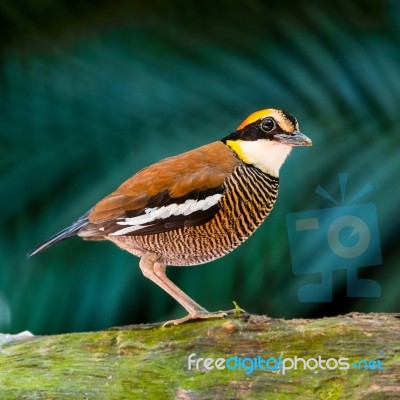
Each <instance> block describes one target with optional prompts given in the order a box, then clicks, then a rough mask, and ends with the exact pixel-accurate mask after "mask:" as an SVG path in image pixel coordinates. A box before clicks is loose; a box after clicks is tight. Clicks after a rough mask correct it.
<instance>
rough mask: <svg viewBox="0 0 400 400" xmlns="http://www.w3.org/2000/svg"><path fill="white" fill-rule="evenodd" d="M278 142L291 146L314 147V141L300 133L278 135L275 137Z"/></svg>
mask: <svg viewBox="0 0 400 400" xmlns="http://www.w3.org/2000/svg"><path fill="white" fill-rule="evenodd" d="M274 139H275V140H276V141H277V142H280V143H284V144H289V145H291V146H312V141H311V139H310V138H309V137H307V136H306V135H304V134H303V133H301V132H299V131H294V132H293V133H278V134H277V135H274Z"/></svg>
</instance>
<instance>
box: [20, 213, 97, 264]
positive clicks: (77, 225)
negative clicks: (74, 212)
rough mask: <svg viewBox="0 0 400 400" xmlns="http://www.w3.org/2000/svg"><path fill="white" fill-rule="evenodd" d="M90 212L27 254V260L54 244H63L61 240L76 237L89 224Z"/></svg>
mask: <svg viewBox="0 0 400 400" xmlns="http://www.w3.org/2000/svg"><path fill="white" fill-rule="evenodd" d="M89 213H90V211H88V212H87V213H86V214H85V215H83V216H82V217H80V218H79V219H77V220H76V221H75V222H74V223H73V224H72V225H71V226H69V227H68V228H65V229H63V230H62V231H60V232H58V233H56V234H55V235H54V236H52V237H51V238H49V239H47V240H46V241H44V242H43V243H41V244H40V245H39V246H36V247H34V248H33V249H32V250H31V251H29V252H28V253H27V254H26V258H27V259H29V258H31V257H33V256H34V255H35V254H38V253H41V252H42V251H44V250H47V249H48V248H49V247H51V246H53V245H54V244H56V243H58V242H61V240H64V239H67V238H69V237H71V236H75V235H76V234H77V233H78V231H79V230H80V229H81V228H82V227H83V226H85V225H86V224H87V223H88V215H89Z"/></svg>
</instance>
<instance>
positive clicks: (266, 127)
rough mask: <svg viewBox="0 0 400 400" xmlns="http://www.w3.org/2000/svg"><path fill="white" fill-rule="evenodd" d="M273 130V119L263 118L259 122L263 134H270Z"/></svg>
mask: <svg viewBox="0 0 400 400" xmlns="http://www.w3.org/2000/svg"><path fill="white" fill-rule="evenodd" d="M274 128H275V121H274V120H273V118H265V119H263V120H262V122H261V129H262V130H263V131H264V132H271V131H272V129H274Z"/></svg>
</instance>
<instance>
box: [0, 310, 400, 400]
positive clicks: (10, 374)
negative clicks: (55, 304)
mask: <svg viewBox="0 0 400 400" xmlns="http://www.w3.org/2000/svg"><path fill="white" fill-rule="evenodd" d="M379 318H380V317H379V315H376V316H375V317H373V318H372V317H370V318H367V317H356V316H354V317H352V318H349V317H346V316H345V317H337V318H329V319H328V318H327V319H322V320H313V321H307V320H293V321H284V320H271V319H268V318H264V317H250V318H249V319H248V320H247V319H243V318H233V319H224V320H208V321H199V322H193V323H188V324H184V325H180V326H176V327H175V326H173V327H166V328H163V327H161V326H151V327H144V326H134V327H127V328H123V329H112V330H108V331H101V332H89V333H79V334H66V335H58V336H48V337H35V338H33V339H31V340H24V341H21V342H15V343H12V344H9V345H3V346H2V347H0V398H1V399H14V398H22V399H53V398H54V399H61V398H62V399H69V398H71V399H72V398H74V399H76V398H80V399H81V398H82V399H102V398H104V399H108V398H113V399H117V398H127V399H129V398H148V399H153V398H154V399H159V398H164V399H169V398H171V399H172V398H176V397H177V396H178V395H181V396H183V397H184V396H187V397H190V396H192V397H193V396H197V397H196V398H209V397H213V398H233V399H235V398H265V396H266V394H268V393H269V394H271V395H273V397H274V398H276V399H291V398H293V397H294V396H295V397H296V398H297V399H309V398H320V399H332V400H333V399H339V398H350V397H349V393H352V391H353V390H358V391H360V390H364V391H367V389H368V388H369V387H370V385H371V384H372V383H371V382H372V381H374V382H375V385H376V382H377V381H379V379H386V381H387V382H389V384H392V380H391V379H390V378H389V377H390V375H389V376H388V377H387V376H386V375H387V372H388V371H389V370H390V368H392V369H394V367H396V366H397V367H398V366H399V364H400V360H399V354H398V353H396V351H393V348H397V349H398V348H399V339H398V337H397V336H395V335H393V334H392V333H391V329H392V328H393V329H397V326H398V325H395V324H396V323H397V321H396V320H395V318H392V319H390V318H388V317H386V319H385V320H382V321H381V323H380V324H377V323H376V320H377V319H378V320H379ZM394 341H395V343H394ZM191 353H196V359H198V358H200V357H203V358H206V357H213V358H214V359H217V358H219V357H221V358H225V359H226V358H229V357H232V356H236V355H237V356H239V357H257V356H259V355H260V356H262V357H263V358H264V359H267V358H269V357H279V356H282V357H283V358H286V357H295V356H297V357H303V358H306V359H307V358H310V357H315V358H316V357H318V356H319V355H321V357H323V358H324V359H328V358H331V357H333V358H336V359H337V358H340V357H348V358H349V359H350V361H351V362H353V361H359V360H361V359H374V358H380V359H382V360H384V362H385V365H387V366H388V369H387V370H385V375H384V374H381V373H380V371H365V370H361V371H360V370H356V369H352V368H350V369H348V370H338V369H336V370H328V369H327V370H320V369H318V370H314V371H310V370H303V369H302V368H299V369H297V370H295V369H292V370H288V371H287V372H286V373H285V374H283V373H282V372H280V371H268V370H265V371H263V370H260V369H258V370H254V371H253V372H252V373H249V374H246V370H243V369H242V370H238V369H235V370H228V369H223V370H219V369H216V368H214V369H212V370H207V369H205V368H204V366H203V365H201V368H200V369H199V370H195V369H191V370H189V369H188V356H189V355H190V354H191ZM300 365H301V364H300ZM385 376H386V377H385ZM261 393H262V395H261Z"/></svg>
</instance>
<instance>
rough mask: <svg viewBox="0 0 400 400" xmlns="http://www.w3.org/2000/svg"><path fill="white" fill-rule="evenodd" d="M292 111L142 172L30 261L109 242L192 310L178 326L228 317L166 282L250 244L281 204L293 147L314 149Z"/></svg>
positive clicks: (260, 115)
mask: <svg viewBox="0 0 400 400" xmlns="http://www.w3.org/2000/svg"><path fill="white" fill-rule="evenodd" d="M311 144H312V142H311V140H310V139H309V138H308V137H307V136H305V135H304V134H302V133H301V132H300V131H299V125H298V123H297V120H296V119H295V118H294V117H293V116H292V115H291V114H289V113H288V112H286V111H283V110H277V109H273V108H269V109H265V110H261V111H257V112H255V113H253V114H251V115H250V116H249V117H248V118H246V119H245V120H244V121H243V122H242V123H241V124H240V125H239V127H238V128H237V130H236V131H235V132H233V133H231V134H230V135H228V136H226V137H224V138H223V139H221V140H220V141H217V142H214V143H211V144H207V145H205V146H202V147H199V148H196V149H194V150H191V151H188V152H186V153H183V154H180V155H177V156H175V157H170V158H166V159H164V160H162V161H159V162H158V163H156V164H154V165H151V166H149V167H147V168H144V169H142V170H141V171H139V172H138V173H136V174H135V175H133V176H132V177H131V178H129V179H128V180H126V181H125V182H124V183H123V184H122V185H121V186H120V187H119V188H118V189H116V190H115V191H114V192H113V193H111V194H110V195H108V196H107V197H105V198H104V199H102V200H101V201H99V202H98V203H97V204H96V205H95V206H94V207H93V208H92V209H91V210H89V211H88V212H87V213H86V214H85V215H83V216H82V217H81V218H79V219H78V220H77V221H75V222H74V223H73V224H72V225H71V226H69V227H68V228H66V229H64V230H62V231H61V232H59V233H57V234H56V235H54V236H53V237H51V238H50V239H48V240H47V241H45V242H44V243H43V244H41V245H40V246H38V247H36V248H35V249H33V250H32V251H31V252H30V253H29V254H28V257H30V256H33V255H35V254H37V253H39V252H41V251H43V250H46V249H47V248H49V247H50V246H52V245H54V244H55V243H57V242H59V241H61V240H64V239H66V238H68V237H71V236H74V235H78V236H80V237H82V238H83V239H85V240H110V241H111V242H114V243H115V244H116V245H117V246H119V247H120V248H122V249H124V250H127V251H128V252H130V253H132V254H134V255H136V256H138V257H140V262H139V266H140V269H141V270H142V272H143V275H144V276H145V277H147V278H149V279H150V280H151V281H153V282H154V283H155V284H157V285H158V286H160V287H161V288H162V289H164V290H165V291H166V292H167V293H168V294H169V295H171V296H172V297H173V298H174V299H175V300H176V301H177V302H179V303H180V304H181V305H182V306H183V307H184V308H185V309H186V311H187V312H188V315H187V316H186V317H184V318H181V319H179V320H175V321H170V322H172V323H174V324H178V323H182V322H185V321H188V320H191V319H198V318H215V317H222V316H224V315H226V314H224V313H222V312H218V313H210V312H208V311H207V310H206V309H204V308H203V307H202V306H200V305H199V304H197V303H196V302H195V301H194V300H192V299H191V298H190V297H189V296H187V295H186V294H185V293H184V292H183V291H182V290H181V289H179V288H178V287H177V286H176V285H175V284H174V283H173V282H172V281H171V280H169V279H168V278H167V276H166V273H165V270H166V267H167V266H168V265H170V266H188V265H198V264H203V263H207V262H210V261H213V260H215V259H217V258H220V257H222V256H224V255H226V254H228V253H229V252H231V251H232V250H234V249H235V248H236V247H238V246H239V245H240V244H241V243H243V242H244V241H245V240H246V239H247V238H248V237H249V236H250V235H251V234H252V233H253V232H254V231H255V230H256V228H257V227H258V226H259V225H260V224H261V223H262V222H263V221H264V220H265V218H266V217H267V216H268V215H269V213H270V211H271V209H272V207H273V206H274V204H275V201H276V198H277V194H278V186H279V170H280V168H281V166H282V164H283V163H284V161H285V159H286V158H287V156H288V155H289V153H290V152H291V150H292V148H293V147H294V146H311Z"/></svg>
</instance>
